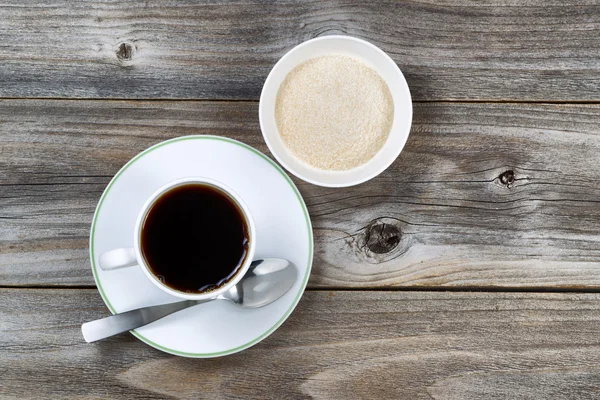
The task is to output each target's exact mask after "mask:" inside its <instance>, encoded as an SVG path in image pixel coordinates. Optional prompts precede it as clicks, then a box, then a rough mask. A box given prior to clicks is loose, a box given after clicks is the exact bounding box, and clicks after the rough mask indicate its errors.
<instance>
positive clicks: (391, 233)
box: [365, 221, 402, 254]
mask: <svg viewBox="0 0 600 400" xmlns="http://www.w3.org/2000/svg"><path fill="white" fill-rule="evenodd" d="M401 235H402V233H401V232H400V228H399V227H397V226H395V225H392V224H386V223H385V222H383V221H376V222H374V223H373V224H371V225H370V226H369V227H368V228H367V230H366V232H365V244H366V246H367V247H368V248H369V250H370V251H372V252H373V253H375V254H384V253H389V252H390V251H392V250H394V249H395V248H396V246H398V243H400V236H401Z"/></svg>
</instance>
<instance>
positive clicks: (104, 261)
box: [98, 247, 138, 271]
mask: <svg viewBox="0 0 600 400" xmlns="http://www.w3.org/2000/svg"><path fill="white" fill-rule="evenodd" d="M137 263H138V262H137V259H136V256H135V251H134V249H133V247H123V248H121V249H114V250H111V251H107V252H106V253H102V254H100V258H99V259H98V264H100V268H101V269H102V270H104V271H110V270H113V269H118V268H125V267H133V266H134V265H137Z"/></svg>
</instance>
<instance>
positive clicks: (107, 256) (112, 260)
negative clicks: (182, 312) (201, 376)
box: [98, 177, 256, 300]
mask: <svg viewBox="0 0 600 400" xmlns="http://www.w3.org/2000/svg"><path fill="white" fill-rule="evenodd" d="M189 184H201V185H207V186H212V187H214V188H215V189H217V190H219V191H221V192H223V193H224V194H226V195H227V196H228V197H229V198H230V199H231V200H232V201H233V202H234V203H235V204H236V205H237V206H238V207H239V208H240V210H241V211H242V213H243V217H244V219H245V220H246V223H247V226H248V243H249V246H248V250H247V252H246V255H245V257H244V261H243V263H242V265H241V266H240V267H239V268H238V270H237V272H236V274H235V275H234V276H233V278H231V279H230V280H229V281H228V282H226V283H225V284H224V285H222V286H220V287H218V288H217V289H213V290H210V291H207V292H202V293H184V292H180V291H178V290H175V289H173V288H170V287H169V286H167V285H165V284H164V283H163V282H161V281H160V280H159V279H158V277H156V275H154V274H153V273H152V271H151V270H150V267H149V266H148V264H147V262H146V260H145V258H144V256H143V255H142V249H141V240H140V239H141V234H142V227H143V224H144V220H145V218H146V215H147V213H148V211H150V209H151V208H152V206H153V205H154V203H155V202H156V200H158V199H159V198H160V197H161V196H162V195H163V194H164V193H166V192H168V191H170V190H172V189H174V188H176V187H178V186H182V185H189ZM255 238H256V228H255V226H254V220H253V219H252V215H251V214H250V210H249V209H248V206H247V205H246V204H245V203H244V201H243V200H242V198H241V197H240V196H239V195H238V194H237V193H235V192H234V191H233V190H232V189H231V188H229V187H228V186H226V185H225V184H223V183H221V182H218V181H216V180H214V179H209V178H204V177H187V178H182V179H177V180H175V181H172V182H169V183H167V184H166V185H164V186H163V187H161V188H160V189H158V190H157V191H156V192H154V193H153V194H152V196H150V198H148V200H146V202H145V203H144V205H143V206H142V209H141V210H140V212H139V214H138V217H137V221H136V223H135V228H134V230H133V247H123V248H118V249H114V250H110V251H107V252H105V253H102V254H100V257H99V260H98V261H99V262H98V264H99V265H100V268H101V269H102V270H104V271H110V270H114V269H119V268H126V267H134V266H139V267H140V268H141V269H142V271H144V274H146V276H147V277H148V279H150V281H151V282H152V283H154V284H155V285H156V286H157V287H158V288H159V289H161V290H162V291H164V292H166V293H168V294H171V295H173V296H176V297H180V298H182V299H188V300H206V299H211V298H214V297H217V296H218V295H220V294H221V293H224V292H226V291H228V290H229V289H230V288H231V287H233V286H235V285H236V284H237V283H238V282H239V281H240V279H242V277H243V276H244V275H245V274H246V271H247V270H248V267H249V266H250V264H251V263H252V260H253V258H254V250H255V248H256V239H255Z"/></svg>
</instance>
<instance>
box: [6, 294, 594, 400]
mask: <svg viewBox="0 0 600 400" xmlns="http://www.w3.org/2000/svg"><path fill="white" fill-rule="evenodd" d="M0 304H2V305H3V306H2V307H1V308H0V397H2V398H3V399H34V398H35V399H38V398H53V399H65V398H81V399H82V398H85V399H99V398H127V399H165V398H169V399H198V398H206V399H225V398H227V399H251V398H261V399H267V398H268V399H283V398H286V399H289V398H313V399H336V400H337V399H341V398H347V399H350V398H352V399H375V398H377V399H392V398H393V399H415V400H417V399H436V400H442V399H443V400H453V399H456V400H470V399H489V400H495V399H517V398H518V399H555V400H559V399H581V400H583V399H597V398H598V393H599V392H600V368H599V367H598V362H597V361H598V358H599V357H600V338H599V336H598V334H597V332H598V329H597V328H598V324H599V323H600V295H598V294H563V293H560V294H559V293H553V294H540V293H537V294H533V293H529V294H524V293H442V292H404V293H402V292H326V291H325V292H307V293H306V294H305V297H304V298H303V300H302V301H301V302H300V304H299V306H298V308H297V309H296V311H294V313H293V314H292V316H291V317H290V319H289V320H288V321H287V322H286V323H284V324H283V326H282V327H281V328H280V329H279V330H277V331H276V332H275V333H274V334H273V335H272V336H270V337H269V338H267V339H266V340H265V341H263V342H262V343H260V344H258V345H256V346H255V347H253V348H251V349H249V350H246V351H244V352H242V353H238V354H236V355H232V356H228V357H224V358H219V359H212V360H194V359H184V358H180V357H176V356H170V355H167V354H164V353H161V352H159V351H158V350H154V349H152V348H150V347H148V346H146V345H145V344H143V343H142V342H140V341H138V340H137V339H135V338H134V337H133V336H131V335H129V334H125V335H123V336H118V337H114V338H111V339H109V340H107V341H104V342H99V343H95V344H86V343H85V342H84V341H83V338H82V336H81V332H80V324H81V323H82V322H85V321H88V320H91V319H95V318H100V317H102V316H104V315H106V314H107V310H106V308H105V306H104V304H103V303H102V300H101V299H100V296H99V295H98V293H97V291H96V290H94V289H83V290H78V289H71V290H65V289H57V290H52V289H45V290H37V289H30V290H27V289H18V290H12V289H3V290H0Z"/></svg>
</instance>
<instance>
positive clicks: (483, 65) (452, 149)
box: [0, 0, 600, 400]
mask: <svg viewBox="0 0 600 400" xmlns="http://www.w3.org/2000/svg"><path fill="white" fill-rule="evenodd" d="M330 34H347V35H352V36H357V37H360V38H363V39H366V40H368V41H370V42H372V43H374V44H376V45H377V46H380V47H381V48H382V49H383V50H385V51H386V52H387V53H388V54H390V56H391V57H392V58H393V59H394V60H395V61H396V62H397V63H398V65H399V66H400V68H401V69H402V71H403V72H404V74H405V76H406V78H407V80H408V83H409V86H410V88H411V91H412V95H413V99H414V122H413V127H412V131H411V134H410V138H409V140H408V143H407V145H406V147H405V149H404V151H403V152H402V154H401V155H400V157H399V158H398V160H397V161H396V162H395V163H394V164H393V165H392V166H391V167H390V168H389V169H388V170H387V171H385V172H384V173H383V174H382V175H380V176H379V177H377V178H376V179H374V180H372V181H370V182H368V183H365V184H362V185H360V186H357V187H352V188H348V189H327V188H320V187H316V186H313V185H310V184H307V183H304V182H301V181H299V180H295V182H296V184H297V185H298V187H299V189H300V191H301V193H302V195H303V196H304V198H305V200H306V202H307V204H308V207H309V211H310V214H311V217H312V222H313V225H314V232H315V261H314V266H313V272H312V275H311V278H310V282H309V289H308V290H307V292H306V294H305V295H304V297H303V299H302V301H301V302H300V304H299V306H298V308H297V309H296V311H294V313H293V314H292V316H291V317H290V319H289V320H288V321H287V322H286V323H285V324H284V325H283V326H282V327H281V328H280V329H279V330H278V331H277V332H275V333H274V334H273V335H272V336H270V337H269V338H268V339H266V340H265V341H264V342H262V343H260V344H258V345H257V346H255V347H253V348H251V349H249V350H246V351H244V352H242V353H239V354H237V355H233V356H229V357H224V358H219V359H212V360H194V359H184V358H179V357H175V356H170V355H167V354H164V353H162V352H160V351H157V350H154V349H153V348H150V347H148V346H147V345H145V344H143V343H142V342H140V341H138V340H137V339H135V338H134V337H133V336H131V335H122V336H119V337H115V338H112V339H110V340H107V341H104V342H101V343H97V344H93V345H92V344H86V343H84V341H83V338H82V336H81V333H80V325H81V323H82V322H84V321H88V320H92V319H95V318H100V317H103V316H106V315H108V310H107V308H106V307H105V305H104V303H103V302H102V300H101V298H100V296H99V294H98V292H97V291H96V288H95V286H94V281H93V278H92V274H91V271H90V265H89V259H88V250H87V247H88V233H89V228H90V222H91V218H92V213H93V211H94V208H95V206H96V203H97V201H98V199H99V197H100V195H101V193H102V191H103V190H104V188H105V187H106V185H107V183H108V182H109V180H110V178H111V177H112V176H113V175H114V174H115V173H116V172H117V171H118V170H119V168H120V167H121V166H123V164H124V163H125V162H126V161H127V160H129V159H130V158H131V157H133V156H134V155H135V154H137V153H138V152H140V151H141V150H143V149H145V148H147V147H148V146H151V145H153V144H155V143H157V142H160V141H163V140H165V139H169V138H173V137H177V136H182V135H188V134H209V133H210V134H217V135H223V136H228V137H232V138H235V139H238V140H241V141H243V142H245V143H248V144H249V145H251V146H254V147H256V148H258V149H259V150H261V151H263V152H266V153H267V154H268V150H267V147H266V145H265V143H264V142H263V140H262V137H261V134H260V130H259V126H258V110H257V106H258V102H257V100H258V98H259V93H260V90H261V87H262V83H263V81H264V80H265V77H266V76H267V74H268V72H269V70H270V68H271V67H272V66H273V64H274V63H275V62H276V61H277V60H278V58H279V57H281V56H282V55H283V54H284V53H285V52H286V51H287V50H289V49H290V48H291V47H293V46H294V45H296V44H298V43H300V42H302V41H305V40H307V39H310V38H314V37H317V36H323V35H330ZM599 35H600V3H599V2H597V1H595V0H587V1H586V0H581V1H574V0H522V1H509V0H482V1H477V2H475V1H470V0H444V1H442V0H440V1H433V0H432V1H418V2H417V1H386V2H384V1H369V2H363V1H340V0H324V1H313V2H291V1H282V2H267V1H257V2H251V1H249V0H239V1H236V2H229V1H221V0H213V1H208V0H202V1H200V0H189V1H168V2H166V1H165V2H148V1H145V2H144V1H139V0H128V1H124V0H110V1H98V0H90V1H86V2H81V1H76V0H52V1H51V0H23V1H3V2H1V3H0V97H1V100H0V287H1V288H0V398H2V399H29V398H31V399H34V398H35V399H40V398H42V399H63V398H74V399H75V398H76V399H104V398H115V399H116V398H123V399H164V398H177V399H179V398H181V399H197V398H208V399H219V398H223V399H225V398H227V399H231V398H239V399H247V398H273V399H291V398H316V399H358V398H365V399H373V398H382V399H410V400H416V399H444V400H447V399H467V400H469V399H598V398H600V366H599V365H600V364H599V358H600V335H599V334H598V331H599V330H600V178H599V176H600V40H599Z"/></svg>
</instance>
